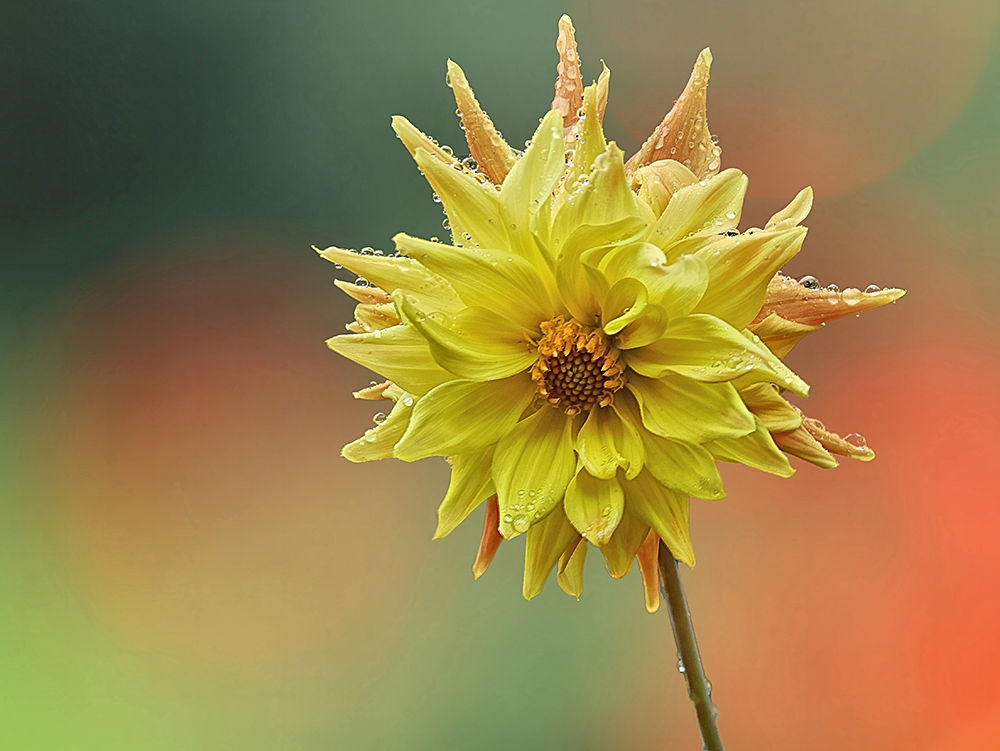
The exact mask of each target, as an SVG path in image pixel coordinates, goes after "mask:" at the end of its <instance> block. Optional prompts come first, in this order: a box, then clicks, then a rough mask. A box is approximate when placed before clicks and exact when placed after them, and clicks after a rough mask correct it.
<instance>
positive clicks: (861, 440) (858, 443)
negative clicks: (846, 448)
mask: <svg viewBox="0 0 1000 751" xmlns="http://www.w3.org/2000/svg"><path fill="white" fill-rule="evenodd" d="M844 440H845V441H847V442H848V443H849V444H851V445H852V446H854V448H856V449H866V448H868V440H867V439H866V438H865V437H864V436H863V435H861V433H848V434H847V435H845V436H844Z"/></svg>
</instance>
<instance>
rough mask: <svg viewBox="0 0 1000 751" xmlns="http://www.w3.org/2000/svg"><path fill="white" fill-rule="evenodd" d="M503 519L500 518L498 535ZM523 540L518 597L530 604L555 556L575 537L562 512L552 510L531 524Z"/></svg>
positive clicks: (571, 526) (575, 534)
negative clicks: (520, 587)
mask: <svg viewBox="0 0 1000 751" xmlns="http://www.w3.org/2000/svg"><path fill="white" fill-rule="evenodd" d="M502 513H503V509H502V508H501V514H502ZM503 518H504V517H503V516H502V515H501V517H500V525H501V530H500V531H501V532H502V531H503ZM525 537H526V540H525V544H524V584H523V588H522V593H523V595H524V599H526V600H530V599H531V598H532V597H534V596H535V595H537V594H538V593H539V592H541V591H542V587H543V586H544V585H545V580H546V579H547V578H548V576H549V572H550V571H552V567H553V566H555V565H556V562H557V561H558V560H559V556H560V555H562V553H563V551H564V550H566V548H567V547H568V546H569V544H570V543H571V542H572V541H573V540H574V539H576V538H577V537H578V535H577V533H576V530H575V529H573V525H572V524H570V523H569V520H568V519H567V518H566V514H564V513H563V510H562V509H561V508H555V509H553V510H552V513H550V514H549V515H548V516H546V517H545V518H544V519H542V520H541V521H539V522H537V523H535V524H533V525H532V526H531V529H529V530H528V534H527V535H526V536H525Z"/></svg>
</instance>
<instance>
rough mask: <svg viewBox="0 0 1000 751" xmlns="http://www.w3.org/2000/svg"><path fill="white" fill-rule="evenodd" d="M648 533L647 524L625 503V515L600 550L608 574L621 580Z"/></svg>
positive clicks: (630, 566)
mask: <svg viewBox="0 0 1000 751" xmlns="http://www.w3.org/2000/svg"><path fill="white" fill-rule="evenodd" d="M648 533H649V524H647V523H645V522H643V520H642V519H640V518H639V517H638V516H637V515H636V513H635V510H634V509H633V508H632V507H631V506H630V505H628V503H627V502H626V505H625V513H624V514H623V515H622V519H621V521H620V522H619V523H618V528H617V529H616V530H615V533H614V534H613V535H611V539H610V540H608V542H607V544H605V546H604V547H603V548H601V552H602V553H604V562H605V563H607V564H608V572H609V573H610V574H611V575H612V576H613V577H615V578H616V579H621V578H622V577H623V576H625V574H627V573H628V572H629V569H630V568H632V560H633V559H634V558H635V554H636V551H637V550H638V549H639V546H640V545H642V541H643V540H644V539H645V538H646V535H647V534H648Z"/></svg>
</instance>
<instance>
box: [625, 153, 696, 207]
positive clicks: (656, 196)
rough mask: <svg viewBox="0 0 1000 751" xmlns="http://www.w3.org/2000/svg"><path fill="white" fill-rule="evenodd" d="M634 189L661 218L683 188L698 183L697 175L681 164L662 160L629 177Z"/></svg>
mask: <svg viewBox="0 0 1000 751" xmlns="http://www.w3.org/2000/svg"><path fill="white" fill-rule="evenodd" d="M629 179H630V181H631V184H632V189H633V190H634V191H635V192H636V195H638V196H639V198H640V199H642V200H643V201H645V203H646V205H647V206H649V208H650V209H652V211H653V215H654V216H656V217H659V216H660V214H662V213H663V210H664V209H665V208H667V204H669V203H670V199H671V198H673V197H674V194H675V193H676V192H677V191H679V190H680V189H681V188H686V187H687V186H688V185H694V184H695V183H696V182H698V177H697V175H695V174H694V172H692V171H691V170H689V169H688V168H687V167H685V166H684V165H683V164H681V163H680V162H677V161H674V160H673V159H660V160H658V161H655V162H653V163H651V164H647V165H646V166H645V167H640V168H639V169H637V170H636V171H635V172H633V173H632V174H631V175H630V177H629Z"/></svg>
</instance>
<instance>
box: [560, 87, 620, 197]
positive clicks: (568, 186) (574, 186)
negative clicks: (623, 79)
mask: <svg viewBox="0 0 1000 751" xmlns="http://www.w3.org/2000/svg"><path fill="white" fill-rule="evenodd" d="M608 75H610V74H609V73H608V69H607V68H605V69H604V73H602V74H601V79H602V80H603V82H604V84H605V86H606V84H607V77H608ZM600 86H601V85H600V83H595V84H591V85H590V86H588V87H587V88H585V89H584V90H583V118H582V119H580V120H579V121H578V122H577V123H576V125H575V126H574V127H573V128H571V129H570V130H569V131H568V132H567V134H566V136H567V139H571V140H567V143H566V148H567V152H568V154H569V165H568V166H567V167H566V172H565V178H564V180H563V183H562V185H561V186H560V190H559V191H558V193H557V198H556V204H557V206H562V204H563V203H565V200H566V198H567V197H568V196H569V195H570V194H571V193H572V192H573V191H576V190H578V189H579V188H580V187H581V180H582V179H583V178H585V177H587V176H589V175H590V173H591V171H592V170H593V169H594V160H596V159H597V157H598V156H600V155H601V154H603V153H604V152H605V151H606V150H607V148H608V142H607V140H606V139H605V137H604V129H603V128H602V127H601V117H602V113H600V112H599V111H598V107H599V101H598V99H599V97H600ZM605 93H606V89H605Z"/></svg>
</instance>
